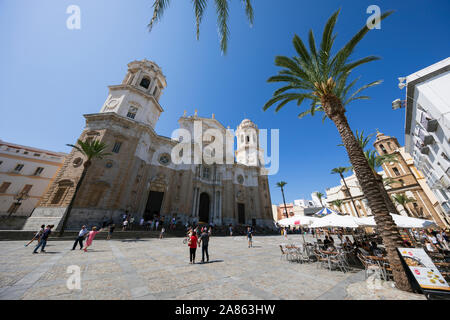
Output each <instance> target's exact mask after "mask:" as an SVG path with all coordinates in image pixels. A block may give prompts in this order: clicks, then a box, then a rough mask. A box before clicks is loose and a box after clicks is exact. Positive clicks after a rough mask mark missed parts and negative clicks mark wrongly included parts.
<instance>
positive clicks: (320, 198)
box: [316, 192, 324, 207]
mask: <svg viewBox="0 0 450 320" xmlns="http://www.w3.org/2000/svg"><path fill="white" fill-rule="evenodd" d="M316 196H317V198H319V201H320V205H321V206H322V207H323V202H322V198H323V196H324V194H323V193H322V192H316Z"/></svg>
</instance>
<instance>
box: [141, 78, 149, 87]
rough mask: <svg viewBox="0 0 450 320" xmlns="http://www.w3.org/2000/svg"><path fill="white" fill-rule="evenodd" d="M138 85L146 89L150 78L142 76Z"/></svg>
mask: <svg viewBox="0 0 450 320" xmlns="http://www.w3.org/2000/svg"><path fill="white" fill-rule="evenodd" d="M139 85H140V86H141V87H142V88H145V89H148V87H150V79H149V78H147V77H144V78H142V80H141V83H140V84H139Z"/></svg>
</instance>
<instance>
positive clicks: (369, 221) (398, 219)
mask: <svg viewBox="0 0 450 320" xmlns="http://www.w3.org/2000/svg"><path fill="white" fill-rule="evenodd" d="M391 216H392V218H393V219H394V222H395V224H396V225H397V227H398V228H405V229H409V228H428V227H431V226H434V225H436V224H435V223H434V222H433V221H431V220H425V219H418V218H412V217H406V216H401V215H398V214H393V213H391ZM357 223H359V224H360V225H362V226H368V227H376V223H375V218H374V217H373V216H372V217H365V218H358V220H357Z"/></svg>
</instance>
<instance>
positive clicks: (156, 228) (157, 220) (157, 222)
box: [155, 219, 159, 231]
mask: <svg viewBox="0 0 450 320" xmlns="http://www.w3.org/2000/svg"><path fill="white" fill-rule="evenodd" d="M158 225H159V219H156V223H155V231H158Z"/></svg>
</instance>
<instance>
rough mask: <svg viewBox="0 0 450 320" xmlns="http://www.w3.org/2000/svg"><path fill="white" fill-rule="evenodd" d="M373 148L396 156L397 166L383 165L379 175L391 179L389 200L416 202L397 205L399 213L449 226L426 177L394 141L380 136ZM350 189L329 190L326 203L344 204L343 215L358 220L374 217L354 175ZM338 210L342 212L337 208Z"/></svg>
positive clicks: (342, 185)
mask: <svg viewBox="0 0 450 320" xmlns="http://www.w3.org/2000/svg"><path fill="white" fill-rule="evenodd" d="M374 147H375V149H376V151H377V152H378V154H380V155H384V154H394V155H396V159H397V161H396V162H389V163H384V164H383V165H382V167H383V171H380V172H378V173H379V174H380V175H382V176H383V178H391V179H392V180H393V181H395V182H394V183H392V184H390V185H388V186H386V190H387V192H388V194H389V195H390V196H392V195H395V194H404V195H406V196H407V197H409V198H411V199H413V200H414V201H412V202H409V203H406V204H405V207H403V206H401V205H398V204H396V203H395V202H394V204H395V205H396V206H397V210H398V212H399V213H400V214H402V215H407V216H413V217H416V218H425V219H431V220H434V221H435V222H436V223H437V224H438V225H439V226H442V227H444V226H447V227H448V226H449V221H448V220H447V219H446V217H445V214H444V212H443V210H442V208H441V207H440V205H439V202H438V201H437V199H436V197H435V196H434V194H433V192H432V191H431V189H430V188H429V187H428V185H427V184H426V181H425V177H424V176H423V175H422V173H421V172H420V171H418V170H417V169H416V167H415V166H414V162H413V159H412V158H411V156H410V155H409V154H408V153H407V152H405V150H404V147H401V146H400V144H399V143H398V141H397V139H396V138H395V137H389V136H386V135H384V134H383V133H380V132H378V134H377V137H376V141H375V142H374ZM345 181H346V183H347V186H348V188H349V189H350V190H347V189H346V188H345V185H344V183H343V182H342V181H341V185H339V186H336V187H333V188H329V189H327V190H326V193H327V202H328V204H331V202H332V201H334V200H337V199H339V200H342V201H343V204H342V206H341V209H342V211H343V212H344V213H349V214H351V215H353V216H356V217H364V216H370V215H372V212H371V211H370V208H369V206H368V202H367V200H366V199H365V198H364V194H363V193H362V190H361V188H360V186H359V183H358V180H357V179H356V177H355V175H354V174H353V175H352V176H350V177H347V178H345ZM350 194H351V195H352V197H353V199H354V201H355V205H356V210H357V212H355V208H354V207H353V205H352V204H351V200H350ZM335 209H336V210H339V208H337V207H335Z"/></svg>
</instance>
